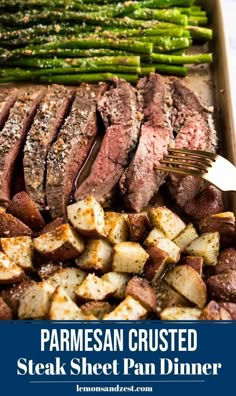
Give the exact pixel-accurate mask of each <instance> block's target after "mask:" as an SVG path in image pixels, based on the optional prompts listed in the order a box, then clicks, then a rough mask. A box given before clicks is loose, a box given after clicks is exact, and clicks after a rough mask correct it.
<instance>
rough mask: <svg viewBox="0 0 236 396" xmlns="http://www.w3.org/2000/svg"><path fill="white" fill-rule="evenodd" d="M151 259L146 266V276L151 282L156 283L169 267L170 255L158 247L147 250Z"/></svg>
mask: <svg viewBox="0 0 236 396" xmlns="http://www.w3.org/2000/svg"><path fill="white" fill-rule="evenodd" d="M147 253H148V254H149V259H148V261H147V262H146V264H145V266H144V274H145V277H146V279H147V280H148V281H149V282H152V283H155V282H156V281H157V280H158V279H159V278H160V277H161V276H162V275H163V274H164V272H165V270H166V269H167V267H168V257H169V255H168V253H167V252H165V251H164V250H161V249H159V248H158V247H156V246H150V247H149V248H148V249H147Z"/></svg>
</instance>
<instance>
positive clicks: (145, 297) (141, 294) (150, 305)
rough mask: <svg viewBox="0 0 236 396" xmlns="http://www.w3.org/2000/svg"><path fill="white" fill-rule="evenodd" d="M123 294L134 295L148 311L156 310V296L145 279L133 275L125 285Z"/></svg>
mask: <svg viewBox="0 0 236 396" xmlns="http://www.w3.org/2000/svg"><path fill="white" fill-rule="evenodd" d="M125 294H126V296H129V295H130V296H132V297H134V298H135V299H136V300H138V301H139V302H140V304H142V305H143V306H144V307H145V308H146V309H147V310H148V311H152V312H156V310H157V298H156V295H155V292H154V290H153V288H152V287H151V286H150V285H149V284H148V282H147V281H146V280H145V279H142V278H139V277H138V276H133V278H131V279H130V281H129V283H128V285H127V287H126V291H125Z"/></svg>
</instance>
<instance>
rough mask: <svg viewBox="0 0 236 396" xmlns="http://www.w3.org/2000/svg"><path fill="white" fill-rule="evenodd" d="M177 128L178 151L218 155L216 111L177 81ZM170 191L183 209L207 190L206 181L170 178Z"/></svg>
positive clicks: (174, 107) (175, 110)
mask: <svg viewBox="0 0 236 396" xmlns="http://www.w3.org/2000/svg"><path fill="white" fill-rule="evenodd" d="M173 109H174V110H173V129H174V131H175V132H177V137H176V138H175V141H174V143H173V147H175V148H188V149H192V150H205V151H211V152H215V151H216V147H217V137H216V131H215V128H214V124H213V117H212V110H211V108H210V109H209V108H207V107H205V106H203V105H202V104H201V102H200V101H199V99H198V97H197V96H196V94H195V93H194V92H193V91H192V90H191V89H189V88H187V87H186V86H185V85H183V84H182V83H181V81H180V80H178V79H175V80H174V81H173ZM170 180H171V185H170V189H171V191H172V193H173V195H174V196H175V199H176V202H177V204H178V205H179V206H181V207H182V208H184V207H185V205H186V204H187V203H188V202H190V201H192V200H193V199H194V198H195V197H196V196H197V195H198V194H199V192H200V191H201V190H202V189H203V188H204V185H205V183H204V181H203V180H202V179H199V178H197V177H194V176H177V175H171V176H170Z"/></svg>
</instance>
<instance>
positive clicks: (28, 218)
mask: <svg viewBox="0 0 236 396" xmlns="http://www.w3.org/2000/svg"><path fill="white" fill-rule="evenodd" d="M8 212H9V213H11V214H12V215H13V216H15V217H17V218H18V219H19V220H21V221H22V222H23V223H24V224H26V225H27V226H28V227H30V228H31V229H32V230H34V231H39V230H40V229H41V228H43V226H44V225H45V221H44V219H43V217H42V215H41V214H40V212H39V210H38V208H37V205H36V203H35V202H34V201H32V199H31V198H30V196H29V195H28V194H27V193H26V192H25V191H21V192H19V193H17V194H16V195H14V197H13V198H12V200H11V203H10V206H9V208H8Z"/></svg>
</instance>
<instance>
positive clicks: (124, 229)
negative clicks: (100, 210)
mask: <svg viewBox="0 0 236 396" xmlns="http://www.w3.org/2000/svg"><path fill="white" fill-rule="evenodd" d="M105 235H106V238H107V239H108V241H109V242H110V243H112V244H113V245H115V244H116V243H120V242H124V241H127V239H128V236H129V230H128V225H127V223H126V220H125V218H124V216H123V215H122V214H120V213H116V212H105Z"/></svg>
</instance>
